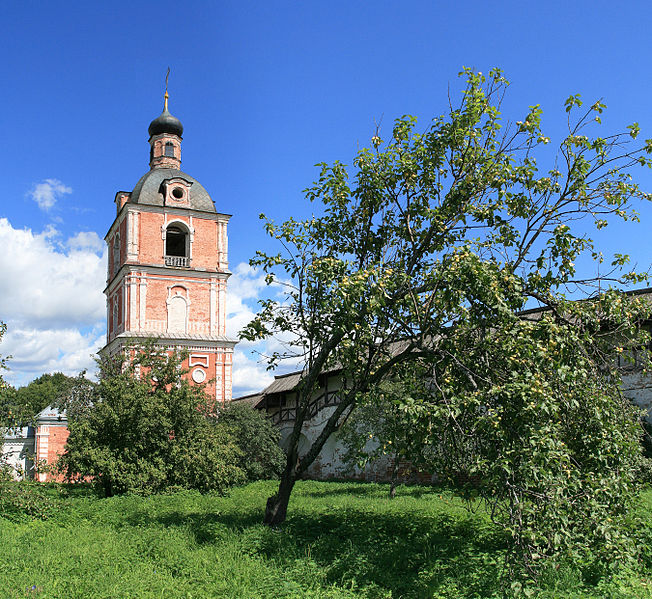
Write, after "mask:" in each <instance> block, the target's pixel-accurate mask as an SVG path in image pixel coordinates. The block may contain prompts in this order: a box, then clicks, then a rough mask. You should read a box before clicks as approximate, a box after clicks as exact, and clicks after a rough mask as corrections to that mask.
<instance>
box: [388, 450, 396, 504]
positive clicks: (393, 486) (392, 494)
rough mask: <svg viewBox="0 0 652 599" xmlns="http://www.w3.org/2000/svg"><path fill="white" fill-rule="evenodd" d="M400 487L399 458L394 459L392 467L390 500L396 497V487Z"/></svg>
mask: <svg viewBox="0 0 652 599" xmlns="http://www.w3.org/2000/svg"><path fill="white" fill-rule="evenodd" d="M397 486H398V456H395V457H394V464H393V465H392V478H391V481H390V483H389V498H390V499H394V497H396V487H397Z"/></svg>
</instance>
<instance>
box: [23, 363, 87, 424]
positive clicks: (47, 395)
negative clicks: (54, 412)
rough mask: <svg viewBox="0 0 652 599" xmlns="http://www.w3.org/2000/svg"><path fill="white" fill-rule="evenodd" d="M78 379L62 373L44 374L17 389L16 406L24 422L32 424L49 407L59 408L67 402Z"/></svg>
mask: <svg viewBox="0 0 652 599" xmlns="http://www.w3.org/2000/svg"><path fill="white" fill-rule="evenodd" d="M75 382H76V378H74V377H70V376H66V375H65V374H63V373H61V372H55V373H54V374H43V375H41V376H40V377H38V378H36V379H34V380H33V381H32V382H31V383H29V384H28V385H26V386H24V387H20V388H18V389H16V391H15V396H14V405H15V406H16V410H17V411H18V412H19V413H20V414H21V419H22V421H23V422H32V421H33V420H34V418H35V417H36V415H37V414H38V413H39V412H40V411H42V410H44V409H45V408H46V407H48V406H55V407H58V406H60V405H63V404H64V403H65V402H66V400H67V395H68V394H69V392H70V389H71V388H72V386H73V385H74V384H75Z"/></svg>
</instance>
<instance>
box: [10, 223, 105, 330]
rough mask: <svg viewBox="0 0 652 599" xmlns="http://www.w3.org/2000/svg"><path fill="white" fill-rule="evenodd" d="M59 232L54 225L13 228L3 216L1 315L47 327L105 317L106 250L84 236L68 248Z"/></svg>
mask: <svg viewBox="0 0 652 599" xmlns="http://www.w3.org/2000/svg"><path fill="white" fill-rule="evenodd" d="M57 235H58V234H57V232H56V230H55V229H53V228H52V227H50V228H48V229H46V230H45V231H44V232H43V233H34V232H32V231H31V230H30V229H14V228H13V227H12V226H11V224H10V223H9V221H8V220H7V219H6V218H0V247H2V252H0V273H2V276H1V277H0V319H6V320H10V321H14V322H19V323H22V325H23V326H24V325H25V324H26V323H29V324H30V326H32V327H34V326H37V327H38V328H40V329H44V330H45V329H58V328H66V327H72V326H75V327H77V326H79V327H84V326H88V325H93V324H95V323H96V322H98V321H100V320H104V318H105V315H106V313H105V300H104V295H103V293H102V290H103V289H104V285H105V284H106V266H105V264H106V256H105V255H104V254H101V255H100V254H98V253H97V250H96V249H91V248H89V247H86V248H82V247H80V245H79V241H77V242H74V243H73V244H72V245H73V246H74V247H75V249H74V251H71V250H69V251H66V250H65V245H68V244H63V245H62V244H58V243H57V241H56V238H57ZM95 237H97V236H95ZM77 238H79V235H77V236H76V237H75V238H73V239H77ZM96 247H97V245H96Z"/></svg>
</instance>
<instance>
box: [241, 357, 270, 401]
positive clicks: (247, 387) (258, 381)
mask: <svg viewBox="0 0 652 599" xmlns="http://www.w3.org/2000/svg"><path fill="white" fill-rule="evenodd" d="M273 380H274V374H273V373H271V372H270V371H268V370H267V369H266V365H265V364H264V363H262V362H260V361H256V360H255V359H250V358H248V357H247V355H246V354H245V352H242V351H239V350H238V349H236V350H235V351H234V352H233V397H240V396H242V395H249V394H251V393H257V392H258V391H262V390H263V389H264V388H265V387H267V385H269V384H270V383H271V382H272V381H273Z"/></svg>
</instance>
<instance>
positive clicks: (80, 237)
mask: <svg viewBox="0 0 652 599" xmlns="http://www.w3.org/2000/svg"><path fill="white" fill-rule="evenodd" d="M66 245H67V246H68V247H69V248H70V249H71V250H91V251H93V252H100V253H101V252H102V251H104V247H105V243H104V240H103V239H100V236H99V235H98V234H97V233H95V231H81V232H80V233H77V235H75V236H74V237H71V238H70V239H68V241H66Z"/></svg>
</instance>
